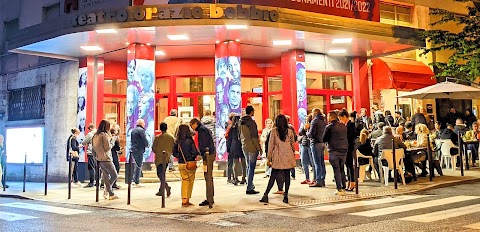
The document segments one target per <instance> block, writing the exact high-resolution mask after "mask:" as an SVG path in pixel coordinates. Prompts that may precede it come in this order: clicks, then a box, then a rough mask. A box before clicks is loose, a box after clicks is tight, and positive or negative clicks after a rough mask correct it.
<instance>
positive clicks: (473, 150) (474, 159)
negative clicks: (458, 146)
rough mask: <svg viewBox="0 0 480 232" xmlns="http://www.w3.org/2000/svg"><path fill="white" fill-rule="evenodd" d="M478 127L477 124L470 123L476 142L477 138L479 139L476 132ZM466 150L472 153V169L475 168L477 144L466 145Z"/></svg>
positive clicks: (479, 134) (478, 134) (479, 135)
mask: <svg viewBox="0 0 480 232" xmlns="http://www.w3.org/2000/svg"><path fill="white" fill-rule="evenodd" d="M478 126H479V125H478V123H477V122H474V123H472V130H473V133H474V135H475V138H476V139H477V140H479V138H480V133H479V131H478V129H479V127H478ZM467 150H469V151H471V152H472V167H476V166H477V164H476V161H477V158H478V143H473V144H467Z"/></svg>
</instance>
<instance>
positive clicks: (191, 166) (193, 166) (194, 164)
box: [178, 144, 197, 170]
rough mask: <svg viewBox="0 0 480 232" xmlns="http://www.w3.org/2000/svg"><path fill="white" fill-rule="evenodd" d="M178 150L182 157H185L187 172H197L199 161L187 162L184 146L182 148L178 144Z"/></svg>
mask: <svg viewBox="0 0 480 232" xmlns="http://www.w3.org/2000/svg"><path fill="white" fill-rule="evenodd" d="M178 149H179V150H180V153H182V157H183V160H184V161H185V165H186V168H187V170H196V169H197V161H187V159H185V155H184V154H183V150H182V146H180V144H178Z"/></svg>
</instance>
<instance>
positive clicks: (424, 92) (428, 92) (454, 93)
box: [397, 81, 480, 99]
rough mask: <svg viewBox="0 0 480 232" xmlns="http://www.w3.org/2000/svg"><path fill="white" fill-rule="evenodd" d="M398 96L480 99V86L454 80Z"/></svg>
mask: <svg viewBox="0 0 480 232" xmlns="http://www.w3.org/2000/svg"><path fill="white" fill-rule="evenodd" d="M397 98H415V99H434V98H448V99H477V98H478V99H480V88H476V87H472V86H468V85H462V84H457V83H453V82H448V81H445V82H440V83H437V84H435V85H431V86H427V87H425V88H421V89H417V90H415V91H412V92H410V93H407V94H403V95H401V96H398V97H397Z"/></svg>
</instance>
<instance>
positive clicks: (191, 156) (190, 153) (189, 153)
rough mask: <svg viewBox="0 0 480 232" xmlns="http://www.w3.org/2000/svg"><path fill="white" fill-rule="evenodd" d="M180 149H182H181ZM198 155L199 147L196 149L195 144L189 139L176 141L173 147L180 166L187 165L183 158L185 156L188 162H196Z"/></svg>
mask: <svg viewBox="0 0 480 232" xmlns="http://www.w3.org/2000/svg"><path fill="white" fill-rule="evenodd" d="M180 147H181V148H182V149H180ZM182 153H183V155H182ZM198 155H199V153H198V150H197V147H195V142H194V141H193V139H191V138H187V139H186V140H183V141H176V142H175V145H174V146H173V156H174V157H175V158H177V159H178V163H180V164H184V163H186V162H185V160H184V159H183V156H185V159H186V160H187V161H195V158H196V157H197V156H198Z"/></svg>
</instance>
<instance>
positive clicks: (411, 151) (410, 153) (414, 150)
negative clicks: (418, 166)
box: [405, 147, 433, 181]
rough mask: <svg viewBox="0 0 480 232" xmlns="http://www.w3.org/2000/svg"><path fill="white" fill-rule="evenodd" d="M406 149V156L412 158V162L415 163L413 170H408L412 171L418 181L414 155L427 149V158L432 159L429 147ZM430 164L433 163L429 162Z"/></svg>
mask: <svg viewBox="0 0 480 232" xmlns="http://www.w3.org/2000/svg"><path fill="white" fill-rule="evenodd" d="M405 151H406V152H405V158H407V159H410V160H411V161H412V164H413V170H408V171H411V172H412V175H413V180H414V181H417V173H416V171H415V163H414V160H413V155H414V154H417V153H418V152H419V151H425V153H426V154H427V159H428V160H431V159H430V157H429V154H428V148H427V147H409V148H407V149H406V150H405ZM407 156H408V157H407ZM429 165H431V163H429ZM405 169H406V168H405ZM432 174H433V173H432V172H431V170H430V175H432Z"/></svg>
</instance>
